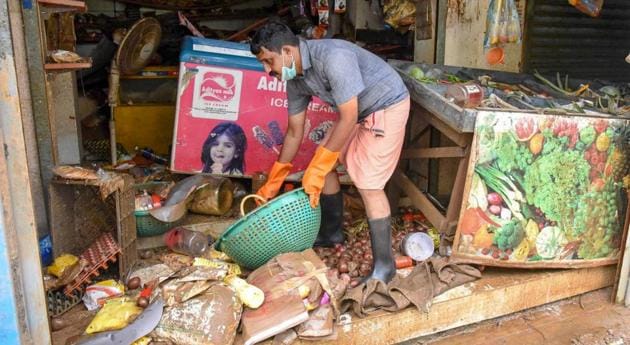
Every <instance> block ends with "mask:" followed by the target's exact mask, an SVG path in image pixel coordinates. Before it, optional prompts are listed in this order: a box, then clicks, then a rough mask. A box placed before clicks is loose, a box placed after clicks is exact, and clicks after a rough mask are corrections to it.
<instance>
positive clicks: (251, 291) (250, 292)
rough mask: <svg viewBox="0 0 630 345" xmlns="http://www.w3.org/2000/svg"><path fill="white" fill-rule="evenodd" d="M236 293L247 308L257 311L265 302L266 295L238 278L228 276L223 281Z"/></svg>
mask: <svg viewBox="0 0 630 345" xmlns="http://www.w3.org/2000/svg"><path fill="white" fill-rule="evenodd" d="M223 281H224V282H225V283H226V284H228V285H229V286H230V287H232V288H233V289H234V291H236V295H237V296H238V298H239V299H240V300H241V302H243V304H245V305H246V306H247V307H249V308H252V309H256V308H258V307H260V306H261V305H262V304H263V302H264V301H265V293H264V292H263V291H262V290H261V289H259V288H257V287H255V286H254V285H251V284H249V283H248V282H246V281H245V280H243V279H241V278H239V277H237V276H227V277H226V278H225V279H224V280H223Z"/></svg>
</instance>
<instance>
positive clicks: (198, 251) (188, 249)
mask: <svg viewBox="0 0 630 345" xmlns="http://www.w3.org/2000/svg"><path fill="white" fill-rule="evenodd" d="M211 242H212V239H211V238H210V237H209V236H208V235H206V234H203V233H201V232H197V231H192V230H188V229H185V228H182V227H177V228H174V229H171V230H169V231H168V232H167V233H166V234H164V243H165V244H166V246H167V247H168V248H169V249H170V250H172V251H174V252H176V253H180V254H186V255H190V256H194V257H197V256H201V255H203V253H205V252H206V250H208V248H209V247H210V245H211V244H212V243H211Z"/></svg>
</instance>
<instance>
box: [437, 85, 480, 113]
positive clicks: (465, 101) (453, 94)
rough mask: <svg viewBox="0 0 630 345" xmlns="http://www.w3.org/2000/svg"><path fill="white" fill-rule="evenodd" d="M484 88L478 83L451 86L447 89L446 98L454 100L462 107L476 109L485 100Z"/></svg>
mask: <svg viewBox="0 0 630 345" xmlns="http://www.w3.org/2000/svg"><path fill="white" fill-rule="evenodd" d="M483 94H484V92H483V88H482V87H481V86H480V85H479V84H476V83H473V82H471V83H465V84H451V85H449V86H448V88H447V89H446V98H452V99H453V102H454V103H455V104H457V105H459V106H460V107H464V108H475V107H478V106H479V105H480V104H481V101H482V100H483Z"/></svg>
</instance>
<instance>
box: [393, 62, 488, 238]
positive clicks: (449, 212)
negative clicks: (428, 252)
mask: <svg viewBox="0 0 630 345" xmlns="http://www.w3.org/2000/svg"><path fill="white" fill-rule="evenodd" d="M390 64H391V65H392V66H393V67H394V68H395V69H396V70H397V71H398V72H399V74H400V75H401V76H402V78H403V80H404V82H405V84H406V85H407V88H408V89H409V93H410V94H411V101H412V102H411V112H410V118H409V123H408V133H407V139H406V143H405V148H404V149H403V151H402V155H401V159H400V160H401V162H400V164H399V166H398V168H397V169H396V171H395V172H394V175H393V176H392V180H391V182H392V183H390V184H389V185H388V188H387V193H388V197H389V199H390V203H391V205H392V209H395V208H396V207H397V205H398V200H399V199H400V197H401V196H402V195H403V194H404V195H406V196H407V197H408V198H409V199H410V201H411V203H412V205H413V206H414V207H416V208H418V209H419V210H420V211H421V212H422V213H423V214H424V215H425V216H426V217H427V219H428V220H429V221H430V222H431V223H432V224H433V225H434V226H435V227H436V228H437V229H438V230H439V231H440V232H441V233H443V234H445V235H446V237H447V238H451V237H452V236H454V234H455V230H456V228H457V220H458V219H459V211H460V209H461V204H462V196H463V192H464V183H465V180H466V171H467V169H468V158H469V156H470V147H471V144H472V138H473V130H474V124H475V117H476V111H475V110H472V109H464V108H461V107H459V106H457V105H455V104H453V103H452V102H450V101H449V100H447V99H446V98H445V97H444V96H443V95H442V92H440V90H439V88H440V87H439V86H438V87H435V86H434V87H429V86H428V85H426V84H422V83H419V82H417V81H414V80H413V79H412V78H410V77H409V76H408V75H407V73H406V70H407V69H408V68H409V67H410V66H411V65H412V64H411V63H409V62H404V61H396V60H392V61H390ZM442 88H445V86H443V87H442ZM431 128H433V129H435V130H437V131H438V132H439V133H441V134H442V135H443V136H444V137H446V138H448V139H449V140H450V141H451V142H452V143H453V144H452V145H450V146H445V147H444V146H441V147H435V146H432V145H430V143H429V145H426V143H425V144H424V145H422V144H419V141H420V139H421V138H423V137H424V136H425V134H426V133H427V132H428V130H429V129H431ZM453 158H455V159H458V160H459V161H458V164H457V168H456V171H455V172H454V174H455V180H454V183H453V186H452V190H451V193H450V194H451V197H450V201H449V203H448V207H447V208H446V212H445V213H443V212H442V211H440V209H439V208H438V207H437V206H436V204H435V203H434V202H432V201H431V195H429V194H428V193H425V192H423V191H421V189H420V188H419V186H418V184H417V183H415V182H414V181H412V179H411V178H410V177H409V176H408V175H407V173H406V170H405V167H406V166H408V165H409V162H410V161H412V160H428V159H453ZM449 173H453V172H449Z"/></svg>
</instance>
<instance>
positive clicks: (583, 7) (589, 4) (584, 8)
mask: <svg viewBox="0 0 630 345" xmlns="http://www.w3.org/2000/svg"><path fill="white" fill-rule="evenodd" d="M569 4H571V5H573V7H575V8H577V9H578V10H580V12H583V13H586V14H588V15H589V16H591V17H599V13H600V12H601V11H602V6H604V0H569Z"/></svg>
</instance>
